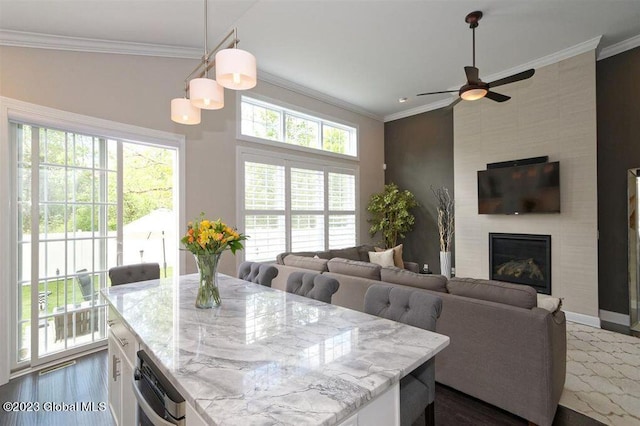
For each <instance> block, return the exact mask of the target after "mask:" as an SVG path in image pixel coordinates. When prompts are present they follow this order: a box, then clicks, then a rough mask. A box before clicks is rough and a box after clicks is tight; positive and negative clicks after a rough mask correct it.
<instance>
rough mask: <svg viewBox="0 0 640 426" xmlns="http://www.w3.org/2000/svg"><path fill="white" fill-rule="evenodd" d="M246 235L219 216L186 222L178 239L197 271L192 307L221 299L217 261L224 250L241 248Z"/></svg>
mask: <svg viewBox="0 0 640 426" xmlns="http://www.w3.org/2000/svg"><path fill="white" fill-rule="evenodd" d="M246 239H247V236H246V235H244V234H242V233H239V232H238V231H236V230H235V229H233V228H230V227H229V226H227V225H226V224H225V223H224V222H222V221H221V220H220V219H218V220H216V221H211V220H207V219H205V218H204V213H201V214H200V218H199V219H197V220H194V221H193V222H189V223H188V224H187V233H186V234H185V236H184V237H182V239H181V240H180V241H181V242H182V244H184V246H185V247H186V249H187V250H189V251H190V252H191V253H193V256H194V257H195V259H196V265H197V266H198V273H199V274H200V285H199V287H198V295H197V297H196V307H198V308H211V307H213V306H214V305H215V306H218V305H220V303H221V300H220V291H219V289H218V285H217V272H218V262H219V261H220V256H221V255H222V253H223V252H224V251H225V250H231V253H233V254H235V253H236V251H237V250H242V249H243V248H244V246H243V245H242V241H244V240H246Z"/></svg>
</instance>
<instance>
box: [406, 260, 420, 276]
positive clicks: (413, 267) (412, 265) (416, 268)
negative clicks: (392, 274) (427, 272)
mask: <svg viewBox="0 0 640 426" xmlns="http://www.w3.org/2000/svg"><path fill="white" fill-rule="evenodd" d="M404 269H406V270H408V271H411V272H415V273H416V274H417V273H418V272H420V265H418V264H417V263H416V262H406V261H405V262H404Z"/></svg>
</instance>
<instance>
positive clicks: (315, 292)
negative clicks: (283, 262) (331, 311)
mask: <svg viewBox="0 0 640 426" xmlns="http://www.w3.org/2000/svg"><path fill="white" fill-rule="evenodd" d="M339 287H340V283H339V282H338V280H336V279H335V278H331V277H327V276H326V275H322V274H315V273H313V272H293V273H292V274H291V275H289V278H287V287H286V290H287V292H289V293H294V294H299V295H301V296H305V297H309V298H311V299H315V300H320V301H322V302H325V303H331V297H332V296H333V294H334V293H335V292H336V291H338V288H339Z"/></svg>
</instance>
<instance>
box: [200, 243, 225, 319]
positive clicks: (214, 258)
mask: <svg viewBox="0 0 640 426" xmlns="http://www.w3.org/2000/svg"><path fill="white" fill-rule="evenodd" d="M220 256H221V253H217V254H194V257H195V259H196V265H197V266H198V274H199V275H200V282H199V285H198V295H197V296H196V308H201V309H209V308H213V307H214V306H220V303H221V301H220V290H219V289H218V262H219V261H220Z"/></svg>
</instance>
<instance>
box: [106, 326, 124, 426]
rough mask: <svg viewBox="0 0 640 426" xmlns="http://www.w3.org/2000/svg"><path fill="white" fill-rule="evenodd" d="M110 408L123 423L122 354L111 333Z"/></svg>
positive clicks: (115, 417)
mask: <svg viewBox="0 0 640 426" xmlns="http://www.w3.org/2000/svg"><path fill="white" fill-rule="evenodd" d="M108 356H109V378H108V379H107V380H108V382H109V408H110V409H111V414H113V418H114V419H115V421H116V424H118V425H124V423H122V352H121V351H120V349H119V343H118V342H117V341H116V339H115V337H114V336H113V334H111V333H109V355H108Z"/></svg>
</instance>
